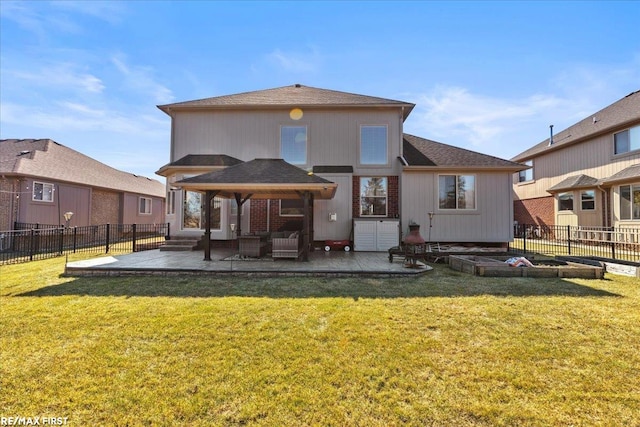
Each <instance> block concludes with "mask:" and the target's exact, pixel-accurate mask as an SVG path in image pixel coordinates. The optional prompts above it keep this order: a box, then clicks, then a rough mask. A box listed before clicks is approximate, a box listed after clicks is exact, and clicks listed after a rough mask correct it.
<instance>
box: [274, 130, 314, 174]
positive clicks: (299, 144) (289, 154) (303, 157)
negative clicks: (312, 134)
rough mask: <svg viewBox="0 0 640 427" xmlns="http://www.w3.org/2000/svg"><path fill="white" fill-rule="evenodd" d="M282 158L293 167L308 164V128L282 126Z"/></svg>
mask: <svg viewBox="0 0 640 427" xmlns="http://www.w3.org/2000/svg"><path fill="white" fill-rule="evenodd" d="M280 156H281V157H282V159H284V161H285V162H288V163H291V164H293V165H304V164H306V163H307V127H306V126H282V127H281V128H280Z"/></svg>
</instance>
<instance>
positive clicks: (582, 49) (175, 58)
mask: <svg viewBox="0 0 640 427" xmlns="http://www.w3.org/2000/svg"><path fill="white" fill-rule="evenodd" d="M0 19H1V21H0V137H1V138H51V139H54V140H55V141H57V142H59V143H61V144H63V145H66V146H68V147H71V148H73V149H75V150H77V151H80V152H81V153H84V154H86V155H88V156H90V157H93V158H95V159H97V160H99V161H101V162H103V163H106V164H108V165H110V166H112V167H115V168H117V169H121V170H125V171H128V172H132V173H136V174H139V175H144V176H148V177H152V178H157V179H161V177H158V176H157V175H155V174H154V172H155V171H156V170H158V168H160V166H162V165H164V164H166V163H167V162H168V161H169V138H170V120H169V117H168V116H166V115H165V114H164V113H162V112H161V111H160V110H158V109H157V108H156V105H158V104H165V103H171V102H178V101H186V100H192V99H199V98H206V97H212V96H219V95H228V94H233V93H240V92H247V91H253V90H261V89H269V88H275V87H281V86H286V85H291V84H295V83H301V84H303V85H307V86H314V87H319V88H325V89H333V90H340V91H345V92H352V93H359V94H363V95H371V96H380V97H384V98H390V99H397V100H402V101H407V102H413V103H415V104H416V108H415V109H414V111H413V113H412V114H411V115H410V116H409V118H408V120H407V121H406V122H405V131H406V132H408V133H412V134H414V135H418V136H421V137H425V138H429V139H433V140H436V141H441V142H444V143H447V144H451V145H455V146H459V147H463V148H467V149H471V150H474V151H478V152H481V153H486V154H491V155H495V156H498V157H502V158H506V159H509V158H511V157H513V156H515V155H516V154H518V153H520V152H522V151H524V150H525V149H527V148H528V147H530V146H531V145H534V144H536V143H538V142H540V141H542V140H544V139H545V138H547V137H548V135H549V125H551V124H553V125H554V130H555V131H556V132H558V131H560V130H562V129H564V128H566V127H568V126H570V125H571V124H573V123H575V122H577V121H579V120H581V119H583V118H585V117H587V116H589V115H590V114H592V113H594V112H596V111H598V110H599V109H601V108H604V107H606V106H607V105H609V104H611V103H613V102H615V101H617V100H618V99H620V98H622V97H624V96H625V95H627V94H629V93H631V92H633V91H636V90H638V89H640V30H639V28H640V27H639V24H638V23H639V22H640V2H637V1H622V2H617V1H602V2H598V1H591V2H579V1H568V2H543V1H533V2H515V1H513V2H510V1H497V2H482V1H473V2H471V1H469V2H462V1H461V2H456V1H448V2H436V1H410V2H401V1H394V2H391V1H390V2H386V1H374V2H364V1H362V2H337V1H320V2H311V1H300V2H267V1H262V2H260V1H255V2H204V1H194V2H187V1H175V2H169V1H162V2H153V1H131V2H126V1H123V2H98V1H77V2H72V1H52V2H46V1H7V0H3V1H0Z"/></svg>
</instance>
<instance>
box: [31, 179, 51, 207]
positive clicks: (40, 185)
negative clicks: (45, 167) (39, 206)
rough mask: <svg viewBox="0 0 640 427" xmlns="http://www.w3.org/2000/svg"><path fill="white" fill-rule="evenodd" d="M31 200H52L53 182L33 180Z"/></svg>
mask: <svg viewBox="0 0 640 427" xmlns="http://www.w3.org/2000/svg"><path fill="white" fill-rule="evenodd" d="M32 200H37V201H39V202H53V184H47V183H44V182H35V181H34V183H33V198H32Z"/></svg>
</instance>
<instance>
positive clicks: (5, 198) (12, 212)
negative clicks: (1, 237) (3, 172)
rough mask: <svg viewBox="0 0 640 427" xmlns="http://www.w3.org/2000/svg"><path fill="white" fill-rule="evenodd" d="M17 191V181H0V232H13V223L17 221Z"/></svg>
mask: <svg viewBox="0 0 640 427" xmlns="http://www.w3.org/2000/svg"><path fill="white" fill-rule="evenodd" d="M18 191H20V183H19V181H18V180H17V179H14V178H1V179H0V231H9V230H13V223H14V222H15V221H17V220H18V200H17V197H16V196H17V195H18Z"/></svg>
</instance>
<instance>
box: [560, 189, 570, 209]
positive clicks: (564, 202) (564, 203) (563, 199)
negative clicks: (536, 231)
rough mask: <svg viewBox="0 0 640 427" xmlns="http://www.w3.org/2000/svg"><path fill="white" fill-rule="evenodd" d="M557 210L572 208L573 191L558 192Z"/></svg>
mask: <svg viewBox="0 0 640 427" xmlns="http://www.w3.org/2000/svg"><path fill="white" fill-rule="evenodd" d="M558 210H559V211H572V210H573V193H560V194H558Z"/></svg>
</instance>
